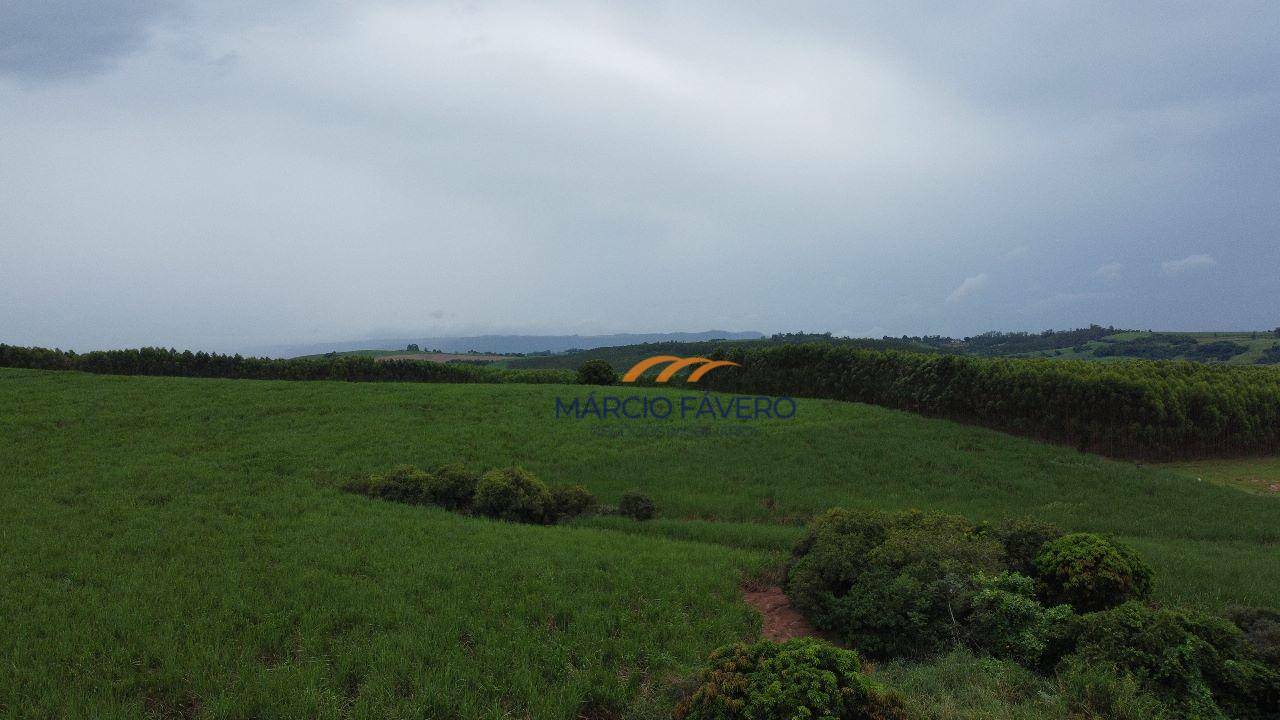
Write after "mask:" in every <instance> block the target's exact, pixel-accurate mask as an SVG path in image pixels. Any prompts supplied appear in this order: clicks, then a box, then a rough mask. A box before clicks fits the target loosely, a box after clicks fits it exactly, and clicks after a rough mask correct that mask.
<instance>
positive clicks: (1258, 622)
mask: <svg viewBox="0 0 1280 720" xmlns="http://www.w3.org/2000/svg"><path fill="white" fill-rule="evenodd" d="M1225 615H1226V617H1227V619H1228V620H1230V621H1231V622H1233V623H1235V624H1236V626H1237V627H1239V628H1240V630H1241V631H1242V632H1244V639H1245V642H1247V643H1249V647H1250V648H1252V649H1253V652H1254V654H1256V655H1257V656H1258V659H1259V660H1261V661H1262V662H1264V663H1267V664H1268V665H1271V666H1272V667H1278V668H1280V610H1274V609H1272V608H1256V607H1241V606H1234V607H1230V608H1227V612H1226V613H1225Z"/></svg>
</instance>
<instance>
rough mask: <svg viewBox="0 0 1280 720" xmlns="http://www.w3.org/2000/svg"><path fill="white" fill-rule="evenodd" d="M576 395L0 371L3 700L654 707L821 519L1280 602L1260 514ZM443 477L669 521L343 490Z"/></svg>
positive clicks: (1158, 481) (20, 707)
mask: <svg viewBox="0 0 1280 720" xmlns="http://www.w3.org/2000/svg"><path fill="white" fill-rule="evenodd" d="M586 392H588V390H587V389H585V388H582V387H575V386H532V385H478V384H477V385H446V384H396V383H335V382H277V381H246V380H240V381H237V380H192V379H180V378H151V377H129V378H124V377H114V376H91V375H85V374H80V373H69V372H68V373H59V372H40V371H27V370H11V369H0V487H2V488H3V492H4V497H5V499H6V512H5V513H4V514H3V516H0V537H3V538H4V543H3V547H4V554H3V562H2V563H0V579H2V580H3V589H0V618H3V620H0V622H2V623H3V629H4V632H3V633H2V634H0V658H3V661H4V667H5V673H6V678H5V680H4V681H3V682H0V711H2V712H3V714H5V715H7V716H10V717H48V716H55V717H88V716H93V717H140V716H153V717H202V716H210V717H262V716H268V717H422V716H424V715H425V716H428V717H459V718H470V717H504V716H506V717H536V718H543V717H549V718H555V717H563V718H570V717H575V716H577V715H586V716H589V717H608V716H610V715H609V713H610V712H611V711H612V709H618V708H622V707H625V706H629V705H630V706H633V707H639V708H645V707H651V708H653V709H654V710H653V713H654V715H653V716H655V717H657V716H659V715H660V714H661V713H662V712H663V711H664V709H667V710H669V707H670V703H671V699H670V695H669V693H670V692H671V691H670V688H671V686H672V685H673V684H674V683H677V682H678V681H679V680H680V679H681V678H683V677H686V676H687V675H688V674H689V673H690V672H691V671H692V670H693V669H694V668H695V667H696V666H697V663H698V662H699V661H700V659H701V658H703V657H704V656H705V655H706V653H707V652H708V651H710V650H711V649H712V648H714V647H715V646H717V645H720V644H723V643H725V642H729V641H731V640H734V639H737V638H741V637H747V636H750V635H752V634H753V633H755V632H757V631H758V620H757V619H756V617H755V615H754V614H753V613H752V612H751V611H750V610H749V608H748V607H747V606H746V605H745V604H743V603H742V601H741V599H740V594H739V592H738V587H739V585H740V583H741V582H742V581H743V579H744V578H747V577H751V576H753V575H755V574H757V573H760V572H763V571H765V570H767V569H768V568H770V567H773V566H776V565H777V563H778V562H779V560H780V557H781V554H782V553H783V552H785V550H786V549H787V548H788V547H789V546H790V544H791V543H792V542H793V541H794V539H795V538H797V537H798V536H799V535H800V533H801V532H802V529H801V527H800V523H802V522H803V521H804V520H806V519H807V518H809V517H811V516H812V515H813V514H814V513H815V512H818V511H820V510H822V509H824V508H826V507H829V506H831V505H836V504H857V505H867V506H876V507H883V508H906V507H919V508H925V509H938V510H947V511H952V512H958V513H963V514H966V515H969V516H971V517H973V518H975V519H997V518H1000V517H1003V516H1006V515H1010V514H1016V515H1033V516H1036V517H1040V518H1043V519H1047V520H1052V521H1055V522H1058V523H1060V524H1061V525H1063V526H1064V527H1066V528H1068V529H1072V530H1097V531H1103V532H1107V533H1112V534H1115V535H1117V536H1119V537H1121V538H1123V539H1125V540H1126V541H1128V542H1130V543H1131V544H1133V545H1134V546H1135V547H1137V548H1138V549H1139V550H1140V551H1141V552H1143V554H1144V555H1145V556H1146V557H1147V558H1148V559H1149V560H1150V562H1151V563H1152V565H1153V566H1154V567H1155V569H1156V572H1157V585H1156V595H1157V597H1158V598H1159V599H1161V600H1166V601H1170V602H1176V603H1181V604H1186V605H1191V606H1197V607H1201V608H1205V609H1217V608H1219V607H1221V606H1223V605H1225V604H1227V603H1231V602H1242V603H1248V604H1258V605H1280V562H1277V561H1278V560H1280V551H1277V547H1276V545H1277V542H1278V541H1280V499H1277V498H1276V497H1268V496H1259V495H1250V494H1246V493H1242V492H1239V491H1238V490H1235V489H1231V488H1227V487H1222V486H1220V485H1217V484H1214V483H1211V482H1201V481H1197V480H1196V479H1195V478H1192V477H1189V476H1186V475H1183V474H1180V473H1179V472H1172V471H1168V470H1164V469H1159V468H1150V467H1146V468H1142V467H1138V466H1135V465H1133V464H1129V463H1119V462H1113V461H1107V460H1103V459H1101V458H1098V457H1095V456H1090V455H1082V454H1079V453H1076V452H1074V451H1072V450H1069V449H1064V448H1061V447H1055V446H1049V445H1043V444H1039V443H1036V442H1032V441H1029V440H1022V439H1017V438H1012V437H1009V436H1006V435H1002V434H999V433H996V432H992V431H988V430H984V429H981V428H974V427H967V426H961V425H956V424H954V423H949V422H945V421H939V420H926V419H922V418H919V417H916V416H912V415H909V414H905V413H900V412H894V411H890V410H885V409H881V408H876V407H870V406H864V405H856V404H849V403H839V402H827V401H800V404H799V409H798V411H797V413H796V417H795V418H794V419H793V420H789V421H776V422H771V423H760V424H758V425H757V426H756V427H755V432H754V433H752V434H749V435H737V434H733V435H722V434H716V433H715V432H714V431H715V430H716V428H717V427H718V426H716V425H714V423H706V424H705V425H704V426H705V427H706V428H707V429H708V430H709V431H711V432H712V434H710V435H708V436H692V437H691V436H674V437H673V436H650V435H648V434H644V433H630V430H631V428H633V427H635V425H634V424H631V423H628V424H627V429H628V431H629V434H627V435H625V436H621V437H618V436H604V435H601V434H598V433H596V432H593V430H595V429H596V426H594V425H592V421H589V420H583V421H575V420H565V419H560V420H557V419H555V418H554V402H555V397H556V396H557V394H561V395H577V396H583V395H585V394H586ZM636 392H645V393H655V394H674V393H676V392H678V391H673V390H655V389H649V390H637V391H636ZM719 422H722V423H723V422H724V421H719ZM615 424H617V423H615ZM640 425H641V426H643V423H641V424H640ZM615 429H616V428H615ZM645 429H646V430H649V431H655V432H657V431H662V430H665V429H666V425H663V424H662V423H660V422H658V421H654V422H653V423H652V424H651V425H649V426H648V427H647V428H645ZM451 461H459V462H463V463H467V464H469V465H472V466H474V467H476V468H489V467H496V466H503V465H511V464H519V465H523V466H525V467H527V468H528V469H530V470H532V471H534V472H535V473H537V474H538V475H540V476H541V477H542V478H543V479H545V480H547V481H548V482H551V483H582V484H584V485H586V486H587V487H588V488H590V489H591V490H592V491H594V492H595V493H597V494H598V495H599V496H600V497H601V498H602V500H604V501H605V502H613V501H616V500H617V498H618V496H619V495H620V494H621V493H622V492H623V491H624V490H626V489H629V488H639V489H641V490H643V491H644V492H646V493H648V494H650V495H651V496H652V497H653V498H654V499H655V501H656V503H657V506H658V513H659V518H658V519H657V520H655V521H652V522H649V523H636V522H634V521H628V520H621V519H618V518H614V517H602V518H587V519H584V520H580V521H578V522H577V523H576V524H574V525H572V526H557V527H534V526H522V525H510V524H504V523H499V522H493V521H488V520H480V519H471V518H465V517H461V516H457V515H452V514H449V513H446V512H443V511H439V510H434V509H427V508H421V507H408V506H399V505H395V504H391V503H384V502H380V501H372V500H368V499H365V498H362V497H357V496H353V495H349V494H345V493H342V492H341V491H340V490H339V489H338V487H339V486H340V485H341V484H342V483H344V482H346V481H347V480H350V479H352V478H354V477H358V476H362V475H366V474H369V473H373V472H379V471H382V470H385V469H387V468H388V467H390V466H391V465H394V464H396V463H404V462H408V463H413V464H417V465H420V466H424V467H425V466H433V465H436V464H439V463H443V462H451ZM896 672H897V675H893V674H891V675H890V677H898V678H900V679H901V680H902V682H904V683H906V682H909V681H911V680H912V677H914V676H913V675H912V674H911V673H912V671H910V670H903V669H898V670H897V671H896ZM1029 716H1035V715H1034V714H1032V715H1029Z"/></svg>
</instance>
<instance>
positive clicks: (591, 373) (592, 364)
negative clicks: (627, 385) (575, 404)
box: [577, 360, 618, 385]
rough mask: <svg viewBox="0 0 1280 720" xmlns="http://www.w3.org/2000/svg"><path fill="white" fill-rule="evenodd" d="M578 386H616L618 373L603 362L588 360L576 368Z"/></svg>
mask: <svg viewBox="0 0 1280 720" xmlns="http://www.w3.org/2000/svg"><path fill="white" fill-rule="evenodd" d="M577 382H578V384H579V385H616V384H617V383H618V373H616V372H614V370H613V366H612V365H610V364H609V363H607V362H605V361H604V360H588V361H586V362H584V363H582V365H581V366H579V367H578V377H577Z"/></svg>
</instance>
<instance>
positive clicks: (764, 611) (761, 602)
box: [742, 585, 821, 642]
mask: <svg viewBox="0 0 1280 720" xmlns="http://www.w3.org/2000/svg"><path fill="white" fill-rule="evenodd" d="M742 596H743V598H744V599H745V600H746V601H747V604H748V605H750V606H751V607H753V608H755V609H756V610H757V611H758V612H759V613H760V617H761V619H762V620H764V633H763V635H764V637H765V639H766V640H773V641H774V642H782V641H783V640H790V639H791V638H798V637H821V635H820V634H819V633H818V631H817V630H815V629H814V627H813V626H812V625H810V624H809V621H808V620H805V619H804V616H803V615H801V614H800V612H799V611H798V610H796V609H795V608H794V607H792V606H791V600H790V599H789V598H788V597H787V596H786V595H785V594H783V592H782V588H780V587H778V586H777V585H773V586H770V587H767V588H764V589H763V590H743V591H742Z"/></svg>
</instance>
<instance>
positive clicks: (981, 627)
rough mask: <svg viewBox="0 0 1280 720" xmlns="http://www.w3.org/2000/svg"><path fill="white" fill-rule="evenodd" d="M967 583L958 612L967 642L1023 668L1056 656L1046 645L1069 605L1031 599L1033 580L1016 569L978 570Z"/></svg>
mask: <svg viewBox="0 0 1280 720" xmlns="http://www.w3.org/2000/svg"><path fill="white" fill-rule="evenodd" d="M972 584H973V595H972V597H970V599H969V604H968V607H967V608H966V609H965V611H964V616H963V621H964V635H965V639H966V641H967V644H968V645H969V647H971V648H973V649H974V650H976V651H979V652H982V653H986V654H988V655H991V656H993V657H996V658H1000V659H1006V660H1013V661H1015V662H1017V663H1018V664H1020V665H1022V666H1024V667H1029V668H1041V667H1044V666H1045V665H1050V666H1051V665H1052V664H1053V663H1054V662H1056V660H1057V659H1058V657H1057V655H1056V654H1055V653H1048V651H1049V650H1050V649H1051V648H1050V646H1051V645H1053V644H1054V643H1053V641H1054V640H1055V638H1056V636H1057V635H1058V633H1059V632H1060V630H1061V628H1062V627H1063V626H1064V625H1065V624H1066V623H1067V622H1068V621H1069V620H1070V618H1071V615H1072V613H1071V608H1070V607H1068V606H1066V605H1058V606H1056V607H1052V608H1048V609H1046V608H1045V607H1044V606H1042V605H1041V604H1040V603H1039V602H1037V601H1036V599H1035V581H1034V580H1032V579H1031V578H1029V577H1025V576H1023V575H1018V574H1017V573H1009V572H1005V573H1001V574H1000V575H996V576H988V575H978V576H975V577H974V578H973V582H972ZM1046 654H1048V655H1049V657H1048V658H1047V660H1048V662H1045V660H1046V657H1045V656H1046Z"/></svg>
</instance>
